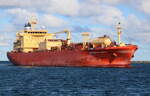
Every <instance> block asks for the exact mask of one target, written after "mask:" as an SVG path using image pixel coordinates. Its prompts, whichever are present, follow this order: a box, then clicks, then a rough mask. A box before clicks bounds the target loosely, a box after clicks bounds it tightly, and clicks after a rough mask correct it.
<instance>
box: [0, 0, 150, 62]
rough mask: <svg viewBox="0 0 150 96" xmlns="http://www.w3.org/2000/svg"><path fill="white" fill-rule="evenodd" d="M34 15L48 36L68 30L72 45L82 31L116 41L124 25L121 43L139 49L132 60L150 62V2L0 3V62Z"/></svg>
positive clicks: (63, 0)
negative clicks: (118, 24)
mask: <svg viewBox="0 0 150 96" xmlns="http://www.w3.org/2000/svg"><path fill="white" fill-rule="evenodd" d="M31 16H35V17H36V18H37V19H38V25H37V28H41V27H42V26H45V27H46V29H47V30H48V31H49V33H53V32H58V31H61V30H64V29H69V30H70V31H71V32H72V41H73V42H81V41H82V37H81V32H90V34H91V38H95V37H99V36H103V35H105V34H106V35H109V36H110V37H111V38H112V39H113V40H117V32H116V24H117V23H118V22H121V25H122V28H123V32H122V35H121V39H122V42H124V43H127V44H129V43H130V44H135V45H138V47H139V49H138V50H137V52H136V54H135V57H134V58H133V60H150V54H149V53H150V50H149V49H150V45H149V44H150V39H149V38H150V0H0V33H1V35H0V61H2V60H8V59H7V56H6V53H7V52H8V51H11V50H12V49H13V42H14V40H15V35H16V32H18V31H20V30H22V29H23V27H24V24H25V23H26V22H27V21H28V18H29V17H31Z"/></svg>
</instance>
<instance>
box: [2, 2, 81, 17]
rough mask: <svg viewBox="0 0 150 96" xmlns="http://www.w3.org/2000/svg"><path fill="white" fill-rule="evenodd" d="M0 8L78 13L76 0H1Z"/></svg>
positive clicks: (71, 14) (68, 13)
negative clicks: (34, 0)
mask: <svg viewBox="0 0 150 96" xmlns="http://www.w3.org/2000/svg"><path fill="white" fill-rule="evenodd" d="M0 7H1V8H6V9H8V8H23V9H28V10H32V11H36V12H45V13H51V14H53V13H54V14H55V13H58V14H63V15H68V16H74V15H77V14H78V10H79V2H78V0H36V2H33V1H32V0H26V1H23V0H11V1H10V0H1V2H0Z"/></svg>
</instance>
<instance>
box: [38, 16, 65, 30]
mask: <svg viewBox="0 0 150 96" xmlns="http://www.w3.org/2000/svg"><path fill="white" fill-rule="evenodd" d="M40 23H41V24H43V25H45V26H47V27H62V26H65V25H66V24H67V22H66V21H64V20H63V19H61V18H58V17H56V16H53V15H50V14H44V15H43V16H42V18H40Z"/></svg>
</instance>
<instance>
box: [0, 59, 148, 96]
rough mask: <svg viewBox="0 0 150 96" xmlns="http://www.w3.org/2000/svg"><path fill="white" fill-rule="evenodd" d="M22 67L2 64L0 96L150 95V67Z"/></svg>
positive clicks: (144, 65)
mask: <svg viewBox="0 0 150 96" xmlns="http://www.w3.org/2000/svg"><path fill="white" fill-rule="evenodd" d="M132 66H133V67H132V68H90V67H21V66H13V65H12V64H11V63H10V62H0V96H150V64H132Z"/></svg>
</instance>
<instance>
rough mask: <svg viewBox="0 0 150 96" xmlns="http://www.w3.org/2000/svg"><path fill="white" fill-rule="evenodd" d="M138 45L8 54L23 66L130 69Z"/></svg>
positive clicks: (14, 62)
mask: <svg viewBox="0 0 150 96" xmlns="http://www.w3.org/2000/svg"><path fill="white" fill-rule="evenodd" d="M136 49H137V46H136V45H128V46H124V47H109V48H100V49H95V50H85V51H82V50H62V51H42V52H31V53H21V52H8V53H7V56H8V59H9V60H10V61H11V62H12V63H13V64H15V65H21V66H88V67H129V66H130V63H131V58H132V57H133V56H134V52H135V51H136Z"/></svg>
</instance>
